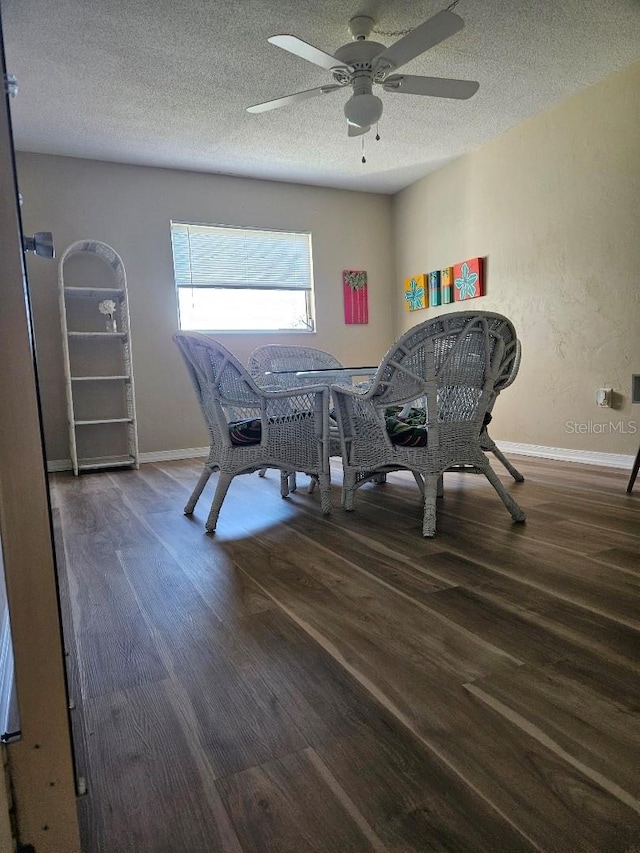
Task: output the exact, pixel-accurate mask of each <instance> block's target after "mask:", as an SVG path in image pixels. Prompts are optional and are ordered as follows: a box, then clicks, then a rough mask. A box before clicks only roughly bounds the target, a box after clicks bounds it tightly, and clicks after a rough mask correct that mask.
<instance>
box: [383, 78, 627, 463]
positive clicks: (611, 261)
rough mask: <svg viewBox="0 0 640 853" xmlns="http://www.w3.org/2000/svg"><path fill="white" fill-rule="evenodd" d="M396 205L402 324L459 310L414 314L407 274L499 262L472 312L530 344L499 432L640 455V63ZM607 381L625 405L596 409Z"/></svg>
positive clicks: (503, 406)
mask: <svg viewBox="0 0 640 853" xmlns="http://www.w3.org/2000/svg"><path fill="white" fill-rule="evenodd" d="M393 213H394V229H395V247H396V258H397V267H396V277H395V291H396V293H395V306H396V312H397V330H398V331H399V332H401V331H403V330H404V329H406V328H409V327H410V326H412V325H414V324H415V323H418V322H422V321H423V320H425V319H427V318H428V317H429V316H430V315H435V314H436V313H440V312H441V311H446V310H450V309H449V308H448V307H447V308H444V309H443V308H434V309H427V310H425V311H418V312H412V313H411V314H409V313H406V312H405V311H404V308H403V299H402V282H403V280H404V279H405V278H407V277H409V276H411V275H414V274H416V273H420V272H428V271H429V270H432V269H438V268H440V267H442V266H447V265H449V264H452V263H455V262H458V261H462V260H464V259H465V258H469V257H475V256H479V255H480V256H485V257H486V258H487V296H486V297H485V298H483V299H477V300H474V301H472V302H469V303H467V304H466V305H465V306H464V307H469V308H471V307H477V308H482V309H487V310H492V311H499V312H501V313H504V314H506V315H507V316H509V317H510V318H511V319H512V320H513V321H514V323H515V325H516V327H517V329H518V333H519V335H520V337H521V338H522V343H523V361H522V368H521V371H520V374H519V376H518V378H517V380H516V383H515V384H514V386H513V387H512V388H510V389H509V390H508V391H506V392H505V394H504V395H503V396H502V398H501V399H500V400H499V402H498V404H497V406H496V409H495V411H494V416H495V423H494V427H493V432H492V434H493V436H494V438H501V439H503V440H508V441H516V442H523V443H528V444H538V445H546V446H550V447H564V448H574V449H578V450H592V451H600V452H612V453H627V454H631V453H633V454H635V453H636V451H637V449H638V443H639V442H640V405H631V404H630V393H631V375H632V373H640V63H636V64H635V65H633V66H631V67H630V68H628V69H626V70H625V71H623V72H621V73H618V74H615V75H612V76H611V77H609V78H607V79H606V80H605V81H603V82H602V83H599V84H597V85H595V86H592V87H590V88H588V89H586V90H585V91H583V92H582V93H580V94H579V95H577V96H575V97H573V98H572V99H570V100H569V101H566V102H565V103H563V104H561V105H560V106H558V107H556V108H554V109H552V110H550V111H548V112H546V113H544V114H542V115H540V116H538V117H537V118H534V119H532V120H530V121H528V122H525V123H524V124H522V125H520V126H519V127H517V128H515V129H513V130H511V131H510V132H509V133H507V134H505V135H504V136H502V137H501V138H499V139H497V140H495V141H494V142H492V143H490V144H488V145H486V146H484V147H483V148H481V149H479V150H478V151H475V152H473V153H471V154H469V155H467V156H465V157H462V158H460V159H459V160H457V161H455V162H454V163H452V164H450V165H449V166H447V167H445V168H443V169H442V170H440V171H439V172H437V173H435V174H433V175H430V176H428V177H427V178H425V179H423V180H422V181H420V182H418V183H416V184H414V185H413V186H411V187H409V188H407V189H406V190H404V191H403V192H401V193H399V194H398V195H397V196H396V197H395V198H394V206H393ZM453 310H455V309H453ZM601 387H613V388H614V389H615V390H616V391H617V392H618V394H617V405H618V408H616V409H615V410H611V409H601V408H598V407H597V406H596V404H595V390H596V389H597V388H601ZM609 421H612V422H613V423H614V424H616V425H617V424H620V425H621V428H624V429H626V430H629V431H630V430H632V429H633V423H635V424H636V426H637V429H638V432H637V433H636V434H635V435H634V434H630V432H627V434H621V433H619V432H615V431H613V432H612V431H611V428H610V427H609ZM567 422H571V424H570V425H569V426H568V425H567ZM590 422H591V424H590ZM630 422H631V423H630ZM573 423H578V424H585V425H586V427H580V428H581V429H584V428H586V430H587V432H586V433H585V434H580V433H577V432H576V431H575V428H574V427H573Z"/></svg>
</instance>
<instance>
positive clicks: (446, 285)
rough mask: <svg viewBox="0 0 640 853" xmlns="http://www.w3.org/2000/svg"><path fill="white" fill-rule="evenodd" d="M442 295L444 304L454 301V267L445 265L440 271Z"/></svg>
mask: <svg viewBox="0 0 640 853" xmlns="http://www.w3.org/2000/svg"><path fill="white" fill-rule="evenodd" d="M440 296H441V298H442V304H443V305H450V304H451V303H452V302H453V267H445V268H444V269H443V270H441V271H440Z"/></svg>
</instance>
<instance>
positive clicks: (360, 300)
mask: <svg viewBox="0 0 640 853" xmlns="http://www.w3.org/2000/svg"><path fill="white" fill-rule="evenodd" d="M342 291H343V296H344V321H345V323H350V324H353V323H368V322H369V295H368V287H367V274H366V272H365V271H364V270H343V271H342Z"/></svg>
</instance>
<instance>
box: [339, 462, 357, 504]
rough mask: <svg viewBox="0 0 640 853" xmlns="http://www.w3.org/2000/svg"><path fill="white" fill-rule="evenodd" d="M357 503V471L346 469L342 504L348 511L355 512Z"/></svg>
mask: <svg viewBox="0 0 640 853" xmlns="http://www.w3.org/2000/svg"><path fill="white" fill-rule="evenodd" d="M355 504H356V473H355V471H345V473H344V479H343V481H342V506H343V507H344V508H345V509H346V511H347V512H353V510H354V509H355Z"/></svg>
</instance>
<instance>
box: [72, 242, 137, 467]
mask: <svg viewBox="0 0 640 853" xmlns="http://www.w3.org/2000/svg"><path fill="white" fill-rule="evenodd" d="M58 293H59V302H60V322H61V326H62V346H63V354H64V369H65V379H66V397H67V419H68V423H69V449H70V453H71V463H72V467H73V472H74V474H76V475H78V474H79V473H80V472H81V471H91V470H97V469H100V468H120V467H134V468H137V467H138V465H139V455H138V433H137V425H136V409H135V395H134V382H133V367H132V362H131V332H130V324H129V304H128V298H127V277H126V273H125V269H124V264H123V263H122V259H121V258H120V256H119V255H118V253H117V252H116V251H115V250H114V249H112V248H111V246H107V244H106V243H101V242H99V241H97V240H80V241H78V242H76V243H73V244H72V245H71V246H69V248H68V249H67V250H66V251H65V252H64V254H63V255H62V257H61V258H60V263H59V265H58ZM105 300H110V301H111V302H113V303H114V304H115V311H114V313H113V320H115V330H111V329H109V328H106V329H105V326H107V324H108V323H109V319H110V318H109V317H108V316H107V315H105V314H102V313H101V312H100V309H99V305H100V304H101V303H102V302H104V301H105ZM109 325H112V324H111V323H109Z"/></svg>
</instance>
